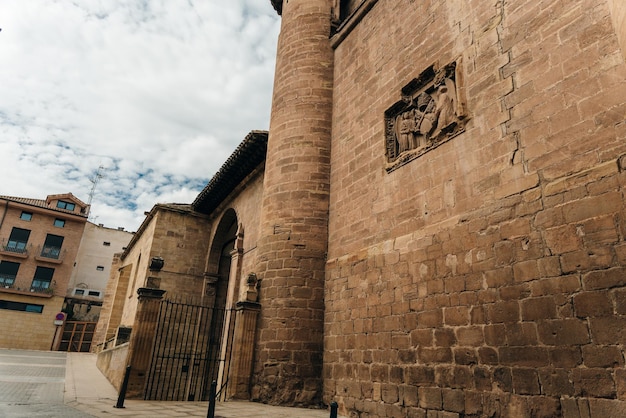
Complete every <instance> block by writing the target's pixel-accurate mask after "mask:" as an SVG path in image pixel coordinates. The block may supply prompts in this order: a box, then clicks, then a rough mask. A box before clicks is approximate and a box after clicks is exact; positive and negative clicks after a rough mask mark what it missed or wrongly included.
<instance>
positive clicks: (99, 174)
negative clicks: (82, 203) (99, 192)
mask: <svg viewBox="0 0 626 418" xmlns="http://www.w3.org/2000/svg"><path fill="white" fill-rule="evenodd" d="M103 171H104V166H102V165H101V166H100V167H98V170H97V171H96V174H95V175H94V176H93V177H92V178H90V179H89V181H90V182H91V191H90V192H89V200H88V201H87V204H88V205H89V206H91V201H92V200H93V195H94V193H95V192H96V186H97V185H98V182H99V181H100V179H101V178H102V177H104V174H102V172H103Z"/></svg>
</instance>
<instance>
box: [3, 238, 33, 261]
mask: <svg viewBox="0 0 626 418" xmlns="http://www.w3.org/2000/svg"><path fill="white" fill-rule="evenodd" d="M28 247H29V246H28V245H27V244H26V243H25V242H21V241H11V240H9V241H6V240H3V241H2V243H0V253H2V254H4V255H8V256H11V257H17V258H27V257H28V252H29V251H28Z"/></svg>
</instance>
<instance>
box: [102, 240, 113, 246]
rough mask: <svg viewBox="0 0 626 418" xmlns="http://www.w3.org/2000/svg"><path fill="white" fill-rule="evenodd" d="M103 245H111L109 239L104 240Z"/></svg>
mask: <svg viewBox="0 0 626 418" xmlns="http://www.w3.org/2000/svg"><path fill="white" fill-rule="evenodd" d="M102 245H104V246H105V247H110V246H111V243H110V242H109V241H104V242H103V243H102Z"/></svg>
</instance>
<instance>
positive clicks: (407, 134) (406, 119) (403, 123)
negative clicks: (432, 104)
mask: <svg viewBox="0 0 626 418" xmlns="http://www.w3.org/2000/svg"><path fill="white" fill-rule="evenodd" d="M396 131H397V134H396V135H397V140H398V152H399V153H401V152H404V151H408V150H410V149H411V148H412V145H413V144H414V143H415V140H414V135H413V133H414V132H415V120H414V119H413V111H412V110H408V111H406V112H404V113H401V114H400V115H398V117H397V118H396Z"/></svg>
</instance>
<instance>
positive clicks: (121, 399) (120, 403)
mask: <svg viewBox="0 0 626 418" xmlns="http://www.w3.org/2000/svg"><path fill="white" fill-rule="evenodd" d="M128 379H130V366H127V367H126V374H125V375H124V382H123V383H122V388H121V389H120V394H119V396H118V397H117V404H116V405H115V406H114V408H124V398H126V389H128Z"/></svg>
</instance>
